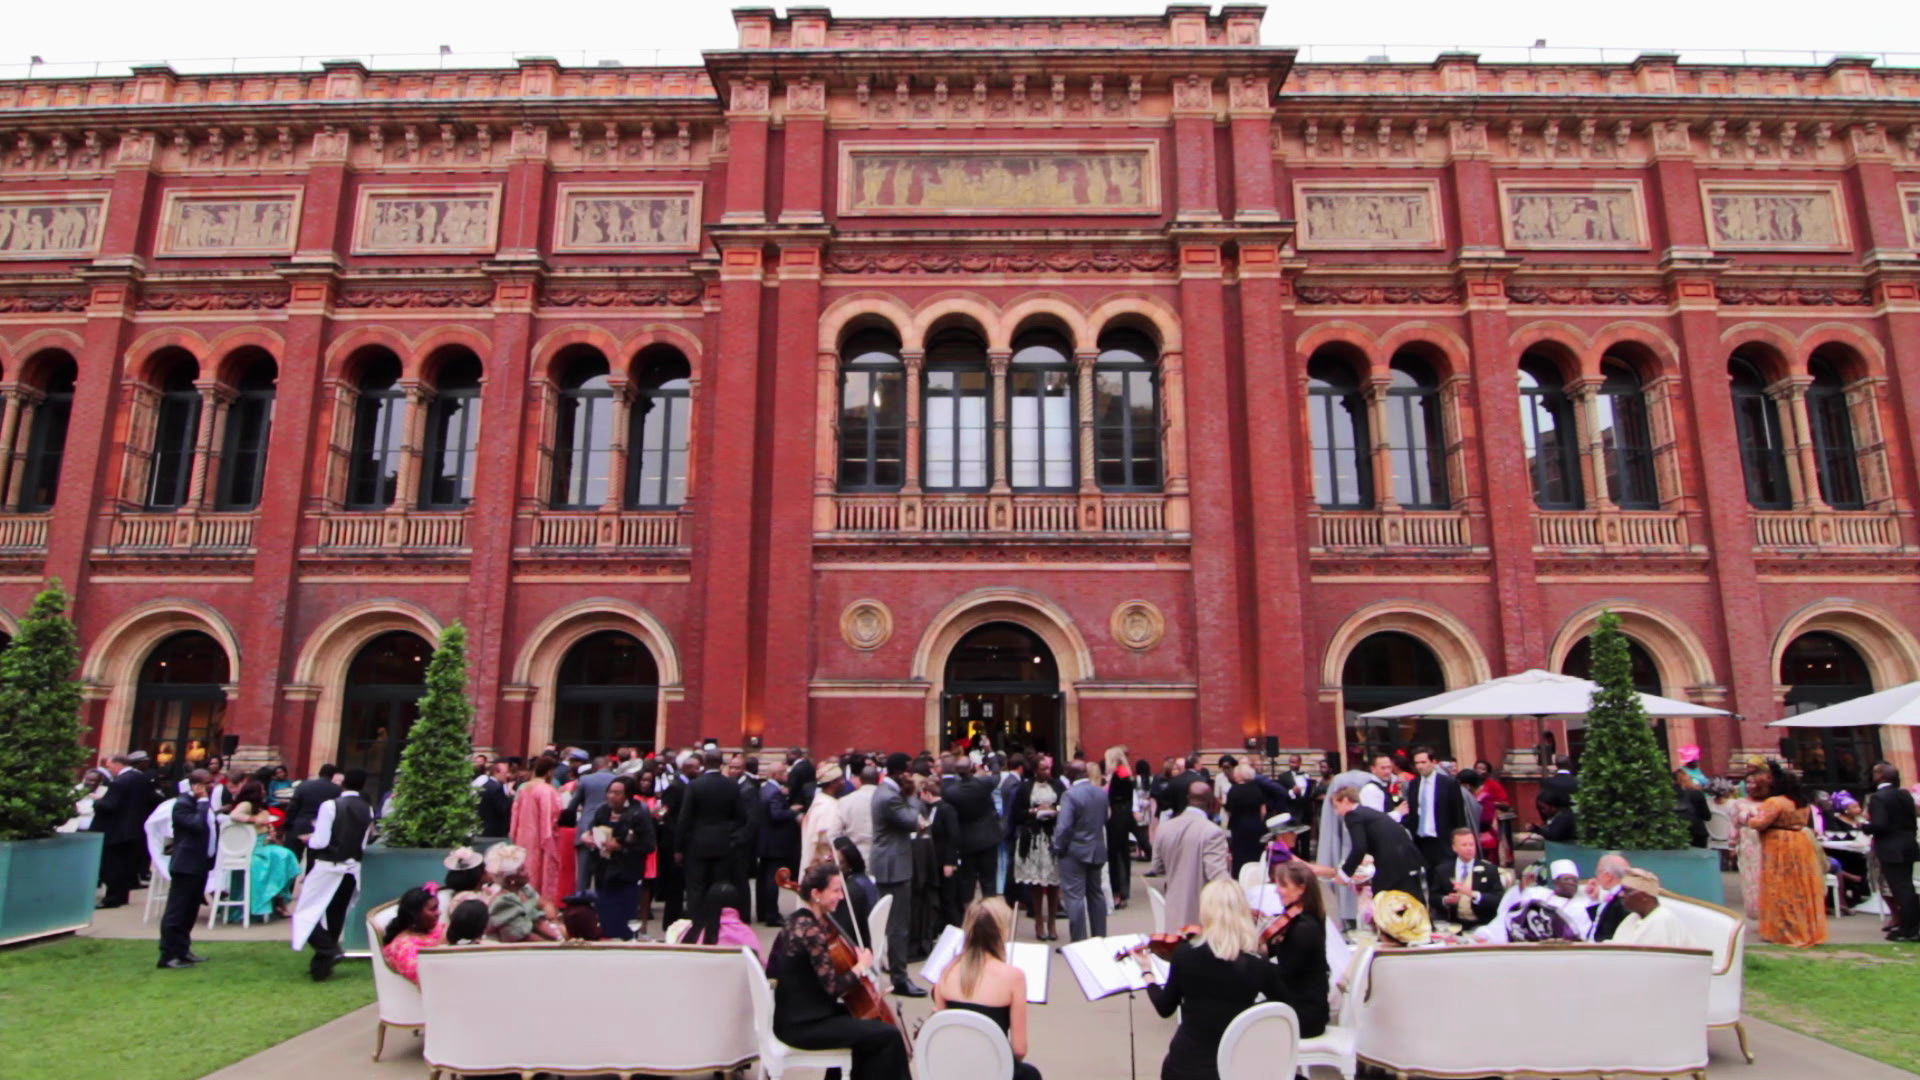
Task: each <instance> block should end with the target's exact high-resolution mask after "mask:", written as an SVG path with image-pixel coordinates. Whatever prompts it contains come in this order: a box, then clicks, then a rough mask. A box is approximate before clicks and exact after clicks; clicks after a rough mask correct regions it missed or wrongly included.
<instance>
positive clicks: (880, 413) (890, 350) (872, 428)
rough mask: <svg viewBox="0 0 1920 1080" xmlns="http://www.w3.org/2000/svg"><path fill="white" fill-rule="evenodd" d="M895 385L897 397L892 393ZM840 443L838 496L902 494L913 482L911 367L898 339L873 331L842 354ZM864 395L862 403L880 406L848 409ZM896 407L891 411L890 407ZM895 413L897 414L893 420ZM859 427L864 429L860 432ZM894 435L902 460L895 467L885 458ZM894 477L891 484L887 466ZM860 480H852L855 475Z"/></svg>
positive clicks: (851, 342)
mask: <svg viewBox="0 0 1920 1080" xmlns="http://www.w3.org/2000/svg"><path fill="white" fill-rule="evenodd" d="M889 385H891V387H892V391H893V393H892V395H891V397H889V395H888V394H887V392H886V391H887V388H888V386H889ZM835 389H836V392H837V393H838V397H837V398H836V400H837V402H838V406H837V408H838V410H839V415H838V424H837V427H838V429H839V440H838V454H837V460H836V463H835V467H834V486H835V490H836V491H842V492H846V493H849V494H873V493H886V492H895V491H899V490H900V489H901V488H903V487H905V486H906V481H907V462H906V456H907V397H906V395H907V393H908V392H909V388H908V386H907V366H906V363H905V361H904V360H902V359H901V356H900V344H899V341H898V339H896V338H894V337H893V336H892V335H891V334H882V333H880V332H877V331H867V332H864V333H860V334H855V335H854V336H853V337H851V338H848V339H847V343H846V345H845V346H844V347H843V348H842V349H841V352H840V370H839V377H838V379H837V382H836V387H835ZM856 389H857V391H858V395H859V398H858V399H859V400H861V401H865V402H877V403H876V404H871V405H869V407H867V408H866V409H863V410H859V411H856V410H853V409H850V408H848V406H847V402H848V401H849V400H853V398H852V395H853V394H854V393H855V391H856ZM889 401H890V402H891V403H892V406H893V407H892V408H891V409H889V408H888V407H887V406H888V402H889ZM889 413H891V414H892V415H891V416H889ZM856 427H857V429H858V430H854V429H855V428H856ZM889 435H891V436H892V439H893V445H894V446H895V447H897V448H898V451H899V457H898V458H897V459H895V460H893V461H891V462H889V461H888V460H887V459H886V458H884V457H883V456H882V455H883V453H884V450H883V449H882V447H883V445H884V444H885V442H886V440H887V437H888V436H889ZM888 465H891V466H892V472H893V473H894V478H893V479H892V480H891V481H889V480H887V479H885V476H886V473H887V471H888V470H887V466H888ZM850 475H852V476H854V478H853V479H849V476H850Z"/></svg>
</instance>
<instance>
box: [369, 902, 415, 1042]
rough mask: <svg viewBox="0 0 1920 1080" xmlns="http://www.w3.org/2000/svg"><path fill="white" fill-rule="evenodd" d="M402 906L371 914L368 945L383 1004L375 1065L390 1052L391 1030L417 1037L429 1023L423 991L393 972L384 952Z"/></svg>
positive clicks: (385, 906) (391, 905)
mask: <svg viewBox="0 0 1920 1080" xmlns="http://www.w3.org/2000/svg"><path fill="white" fill-rule="evenodd" d="M398 905H399V901H397V900H391V901H388V902H387V903H384V904H381V905H380V906H379V907H376V908H374V909H373V910H371V911H369V912H367V944H368V945H369V946H370V947H371V948H372V949H373V991H374V994H375V995H376V997H377V999H378V1000H379V1003H380V1026H379V1027H378V1028H376V1029H375V1031H374V1036H373V1060H375V1061H379V1060H380V1055H381V1053H382V1052H384V1051H385V1050H386V1048H387V1029H388V1028H404V1029H406V1030H407V1031H412V1032H415V1033H416V1034H417V1033H418V1032H419V1031H420V1029H421V1027H422V1026H423V1025H425V1024H426V1022H427V1017H426V1011H425V1007H424V1006H422V1005H421V1003H420V988H419V987H417V986H415V985H413V984H412V983H411V982H408V981H407V977H406V976H405V975H402V974H400V973H399V972H397V971H395V970H393V968H392V966H391V965H389V964H388V963H387V955H386V953H384V952H382V951H381V950H380V939H381V938H383V937H385V936H386V932H387V924H388V923H390V922H392V921H393V912H394V908H395V907H397V906H398Z"/></svg>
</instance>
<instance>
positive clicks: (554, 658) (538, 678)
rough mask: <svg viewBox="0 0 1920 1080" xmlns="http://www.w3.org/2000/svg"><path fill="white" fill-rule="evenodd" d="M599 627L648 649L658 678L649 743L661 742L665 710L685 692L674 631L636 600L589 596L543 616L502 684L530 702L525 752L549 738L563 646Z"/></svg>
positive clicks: (570, 645)
mask: <svg viewBox="0 0 1920 1080" xmlns="http://www.w3.org/2000/svg"><path fill="white" fill-rule="evenodd" d="M604 630H618V631H620V632H621V633H624V634H630V635H632V636H633V637H635V638H637V639H639V641H640V644H641V645H642V646H644V647H645V648H646V649H647V651H648V652H650V653H652V654H653V662H654V668H655V670H656V671H658V672H659V678H660V682H659V687H660V693H659V697H658V699H657V701H656V713H655V716H654V724H653V744H654V745H655V746H664V745H665V744H666V738H667V710H668V708H669V707H670V705H671V704H672V703H673V702H678V701H681V700H684V699H685V697H686V687H685V686H683V685H682V684H681V681H680V680H681V675H680V653H679V650H678V649H676V648H675V647H674V644H673V636H672V635H671V634H669V633H667V628H666V627H665V626H664V625H662V624H661V622H660V620H658V619H656V618H655V617H654V616H653V613H652V612H650V611H648V610H647V609H646V608H643V607H641V606H640V605H638V604H635V603H632V602H630V601H626V600H617V599H614V598H612V597H594V598H591V599H587V600H581V601H578V602H576V603H572V604H568V605H567V606H566V607H563V608H561V609H559V610H558V611H555V612H553V613H552V614H551V615H548V616H547V617H546V618H545V619H542V620H541V621H540V625H539V626H537V627H535V628H534V630H533V633H532V634H530V635H528V637H527V644H526V647H525V648H523V649H521V651H520V656H519V658H518V659H517V660H515V661H514V665H513V684H512V685H510V686H508V687H507V688H506V693H507V697H508V700H519V701H526V702H528V703H529V704H530V705H531V711H530V714H529V715H528V718H527V726H526V730H527V747H526V748H527V749H528V750H529V751H531V750H532V749H534V748H536V747H540V746H544V745H546V744H547V743H548V742H549V741H551V740H552V737H553V713H554V705H555V700H556V689H557V686H558V683H559V674H560V665H561V664H562V663H563V662H564V661H565V659H566V656H567V652H568V650H570V649H572V648H573V647H574V646H575V645H577V644H579V643H580V642H581V641H584V640H585V639H587V638H588V637H591V636H593V635H594V634H597V633H600V632H601V631H604Z"/></svg>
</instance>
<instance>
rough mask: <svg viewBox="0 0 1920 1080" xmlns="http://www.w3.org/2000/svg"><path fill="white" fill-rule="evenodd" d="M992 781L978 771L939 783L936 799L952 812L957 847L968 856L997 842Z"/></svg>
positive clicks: (998, 822)
mask: <svg viewBox="0 0 1920 1080" xmlns="http://www.w3.org/2000/svg"><path fill="white" fill-rule="evenodd" d="M993 787H994V785H993V781H992V780H990V779H988V778H986V777H984V776H980V775H978V774H975V775H973V776H969V777H967V778H966V779H964V780H961V779H954V780H951V781H949V782H947V783H945V784H942V785H940V801H941V802H943V803H946V804H947V808H948V809H949V810H950V811H951V812H952V813H953V814H954V816H955V819H956V826H957V827H958V829H959V837H960V838H959V843H960V850H961V851H962V852H964V853H966V854H969V855H971V854H972V853H974V852H976V851H986V850H987V849H989V848H994V847H998V846H999V845H1000V837H1001V835H1002V834H1001V830H1000V819H999V818H998V817H997V816H995V815H994V812H993Z"/></svg>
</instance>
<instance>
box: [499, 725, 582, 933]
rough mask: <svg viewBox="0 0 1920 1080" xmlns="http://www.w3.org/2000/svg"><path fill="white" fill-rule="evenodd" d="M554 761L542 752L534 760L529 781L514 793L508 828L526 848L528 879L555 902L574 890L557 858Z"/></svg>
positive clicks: (556, 795)
mask: <svg viewBox="0 0 1920 1080" xmlns="http://www.w3.org/2000/svg"><path fill="white" fill-rule="evenodd" d="M557 764H558V762H556V761H554V760H553V759H552V758H550V757H547V756H546V755H544V754H543V755H541V756H540V759H539V760H537V761H535V762H534V763H533V779H532V781H530V782H528V783H525V784H522V785H520V790H519V791H518V792H516V793H515V794H514V797H513V818H512V821H511V823H510V825H509V827H508V829H507V834H508V836H510V837H511V838H512V840H513V842H514V843H515V844H517V845H519V846H520V847H523V848H525V849H527V869H526V873H527V882H528V883H529V884H531V885H532V886H533V888H534V891H536V892H538V893H539V894H540V895H541V897H542V898H544V899H548V900H552V901H554V902H555V903H558V902H559V901H560V899H561V898H562V897H564V896H566V894H568V893H569V892H572V891H573V875H571V874H567V873H565V872H564V871H563V869H562V865H561V860H560V854H561V847H560V833H559V823H560V809H561V807H560V792H559V791H558V790H557V789H556V788H555V787H554V786H553V769H554V766H555V765H557Z"/></svg>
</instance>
